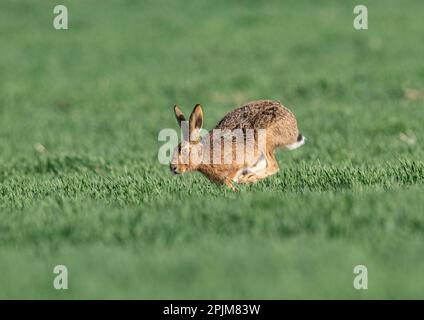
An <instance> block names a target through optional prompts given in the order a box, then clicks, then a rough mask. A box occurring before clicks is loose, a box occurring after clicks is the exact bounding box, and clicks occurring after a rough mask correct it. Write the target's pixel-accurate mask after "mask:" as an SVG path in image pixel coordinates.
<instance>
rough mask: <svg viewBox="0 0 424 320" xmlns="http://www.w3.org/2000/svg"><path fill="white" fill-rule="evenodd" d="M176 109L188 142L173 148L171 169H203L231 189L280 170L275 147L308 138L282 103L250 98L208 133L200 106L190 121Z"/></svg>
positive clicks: (291, 145) (293, 144)
mask: <svg viewBox="0 0 424 320" xmlns="http://www.w3.org/2000/svg"><path fill="white" fill-rule="evenodd" d="M174 112H175V116H176V117H177V121H178V124H179V125H180V127H181V129H182V132H183V141H182V142H181V143H180V144H179V145H178V146H177V147H176V148H175V150H174V154H173V157H172V160H171V163H170V169H171V172H172V173H174V174H180V173H184V172H189V171H200V172H201V173H203V174H204V175H205V176H206V177H208V178H209V179H210V180H212V181H215V182H218V183H223V184H225V185H227V186H228V187H230V188H231V189H232V190H235V188H234V186H233V183H234V182H235V183H253V182H256V181H259V180H262V179H264V178H266V177H268V176H270V175H273V174H275V173H277V172H278V170H279V167H278V163H277V160H276V159H275V155H274V151H275V149H276V148H278V147H280V148H287V149H290V150H293V149H296V148H298V147H300V146H301V145H303V144H304V142H305V138H304V137H303V136H302V134H300V133H299V131H298V128H297V121H296V118H295V116H294V115H293V113H292V112H291V111H290V110H289V109H287V108H286V107H284V106H283V105H282V104H281V103H280V102H278V101H272V100H259V101H252V102H248V103H246V104H244V105H242V106H241V107H238V108H236V109H234V110H233V111H231V112H229V113H227V115H226V116H225V117H224V118H223V119H222V120H221V121H220V122H219V123H218V124H217V125H216V127H215V128H214V129H213V130H212V131H210V132H208V134H206V135H205V136H203V137H201V136H200V129H201V127H202V123H203V111H202V107H201V106H200V105H199V104H197V105H196V106H195V107H194V109H193V112H192V113H191V115H190V118H189V121H188V122H187V121H186V118H185V117H184V115H183V113H182V112H181V110H180V108H179V107H178V106H175V107H174Z"/></svg>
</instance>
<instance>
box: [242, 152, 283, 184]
mask: <svg viewBox="0 0 424 320" xmlns="http://www.w3.org/2000/svg"><path fill="white" fill-rule="evenodd" d="M244 170H245V171H244V172H243V173H242V174H241V175H240V176H239V177H238V181H237V182H238V183H254V182H257V181H259V180H262V179H265V178H267V177H269V176H271V175H273V174H275V173H277V172H278V171H279V167H278V163H277V161H276V160H275V157H274V152H273V151H272V152H268V153H267V154H263V153H262V154H261V156H260V157H259V159H258V161H257V163H256V164H255V165H254V166H252V167H250V168H246V169H244Z"/></svg>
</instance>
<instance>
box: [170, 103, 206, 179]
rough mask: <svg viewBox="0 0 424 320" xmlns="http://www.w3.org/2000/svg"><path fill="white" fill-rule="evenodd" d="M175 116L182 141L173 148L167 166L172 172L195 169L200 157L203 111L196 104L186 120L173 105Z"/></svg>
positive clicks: (177, 172) (178, 172)
mask: <svg viewBox="0 0 424 320" xmlns="http://www.w3.org/2000/svg"><path fill="white" fill-rule="evenodd" d="M174 112H175V116H176V118H177V121H178V125H179V126H180V128H181V132H182V141H181V143H180V144H179V145H178V146H177V147H176V148H175V150H174V155H173V157H172V160H171V163H170V164H169V167H170V169H171V172H172V173H174V174H180V173H184V172H186V171H192V170H196V168H197V165H198V164H199V160H200V157H201V149H202V145H201V144H200V143H199V142H200V129H201V128H202V123H203V112H202V107H201V106H200V104H196V106H195V107H194V109H193V112H192V113H191V115H190V119H189V121H188V122H187V121H186V118H185V117H184V114H183V113H182V112H181V110H180V108H179V107H178V106H174Z"/></svg>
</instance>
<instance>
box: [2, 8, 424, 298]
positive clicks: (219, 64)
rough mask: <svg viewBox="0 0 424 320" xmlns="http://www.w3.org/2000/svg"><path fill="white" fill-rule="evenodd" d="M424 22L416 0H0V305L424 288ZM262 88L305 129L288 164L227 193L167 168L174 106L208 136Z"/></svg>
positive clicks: (396, 294) (407, 293)
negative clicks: (358, 276) (362, 20)
mask: <svg viewBox="0 0 424 320" xmlns="http://www.w3.org/2000/svg"><path fill="white" fill-rule="evenodd" d="M57 4H63V5H66V6H67V8H68V11H69V29H68V30H55V29H54V28H53V24H52V23H53V19H54V14H53V8H54V6H55V5H57ZM357 4H365V5H366V6H367V7H368V11H369V29H368V30H366V31H357V30H355V29H354V28H353V19H354V17H355V16H354V14H353V8H354V6H355V5H357ZM423 18H424V3H423V2H422V1H421V0H415V1H413V0H408V1H402V2H401V1H395V0H384V1H383V0H375V1H361V3H357V2H356V1H336V0H334V1H330V0H329V1H324V0H322V1H295V0H289V1H253V0H252V1H247V0H245V1H224V0H217V1H206V0H197V1H163V0H159V1H153V0H152V1H135V0H125V1H124V0H121V1H118V0H115V1H107V2H106V1H93V0H84V1H83V0H73V1H70V0H64V1H61V2H60V3H58V2H56V1H51V0H49V1H36V0H20V1H12V0H2V1H1V3H0V49H1V50H0V270H1V271H0V298H53V299H62V298H69V299H82V298H131V299H133V298H153V299H157V298H258V299H259V298H269V299H281V298H303V299H309V298H324V299H328V298H331V299H332V298H348V299H358V298H360V299H367V298H378V299H380V298H396V299H401V298H424V295H423V292H424V257H423V255H422V249H423V247H422V243H423V240H424V197H423V196H424V193H423V184H424V162H423V155H424V147H423V143H422V139H423V133H424V127H423V119H424V65H423V56H424V42H423V41H422V38H423V34H424V23H423ZM263 98H265V99H277V100H280V101H282V103H283V104H284V105H286V106H287V107H289V108H290V109H291V110H292V111H293V112H294V113H295V114H296V116H297V119H298V123H299V127H300V130H301V132H302V133H303V134H304V135H305V136H306V137H307V138H308V140H307V143H306V145H305V146H304V147H302V148H301V149H299V150H296V151H294V152H290V153H289V152H286V151H279V152H278V155H277V157H278V160H279V163H280V167H281V170H280V172H279V173H278V174H277V175H275V176H273V177H271V178H270V179H267V180H265V181H263V182H260V183H258V184H255V185H252V186H241V187H240V192H239V193H232V192H230V191H228V190H226V189H225V188H223V187H221V186H217V185H214V184H211V183H210V182H209V181H208V180H207V179H205V178H204V177H203V176H201V175H200V174H192V175H184V176H181V177H173V176H171V175H170V173H169V168H168V167H167V166H166V165H161V164H160V163H159V162H158V160H157V152H158V148H159V147H160V146H161V144H162V142H158V140H157V136H158V133H159V131H160V130H161V129H163V128H175V129H176V128H177V124H176V121H175V118H174V115H173V111H172V106H173V105H174V104H176V103H178V104H179V105H180V106H181V107H182V109H183V110H185V112H187V113H188V112H189V111H190V110H191V109H192V108H193V106H194V105H195V104H196V103H201V104H202V105H203V109H204V115H205V119H204V127H205V128H207V129H210V128H212V127H213V126H214V125H215V124H216V123H217V122H218V121H219V119H220V118H221V117H223V116H224V115H225V113H226V112H228V111H229V110H231V109H233V108H234V107H236V106H238V105H240V104H242V103H244V102H247V101H250V100H256V99H263ZM58 264H64V265H66V266H67V267H68V271H69V289H68V290H63V291H60V290H55V289H54V288H53V279H54V277H55V275H54V274H53V268H54V266H55V265H58ZM358 264H364V265H366V266H367V267H368V272H369V274H368V280H369V283H368V287H369V289H368V290H366V291H365V290H363V291H358V290H355V289H354V288H353V285H352V283H353V278H354V274H353V268H354V266H355V265H358Z"/></svg>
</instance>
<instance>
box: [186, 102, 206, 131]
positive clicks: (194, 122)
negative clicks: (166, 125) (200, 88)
mask: <svg viewBox="0 0 424 320" xmlns="http://www.w3.org/2000/svg"><path fill="white" fill-rule="evenodd" d="M189 124H190V130H194V129H201V128H202V125H203V111H202V106H201V105H200V104H196V106H195V107H194V109H193V112H192V113H191V115H190V120H189Z"/></svg>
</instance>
